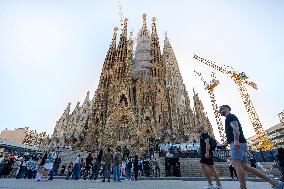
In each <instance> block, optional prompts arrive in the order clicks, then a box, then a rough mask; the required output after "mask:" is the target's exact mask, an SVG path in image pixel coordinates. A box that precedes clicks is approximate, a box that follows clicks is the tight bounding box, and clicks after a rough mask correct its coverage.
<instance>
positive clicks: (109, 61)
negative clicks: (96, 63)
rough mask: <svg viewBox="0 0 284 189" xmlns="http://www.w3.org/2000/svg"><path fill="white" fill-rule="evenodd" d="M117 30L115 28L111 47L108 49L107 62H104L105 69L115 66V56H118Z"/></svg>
mask: <svg viewBox="0 0 284 189" xmlns="http://www.w3.org/2000/svg"><path fill="white" fill-rule="evenodd" d="M117 30H118V28H117V27H115V28H114V31H113V36H112V41H111V44H110V47H109V49H108V52H107V55H106V58H105V62H104V69H107V68H111V67H112V66H113V63H114V61H115V55H116V36H117Z"/></svg>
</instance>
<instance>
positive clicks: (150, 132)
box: [51, 14, 213, 150]
mask: <svg viewBox="0 0 284 189" xmlns="http://www.w3.org/2000/svg"><path fill="white" fill-rule="evenodd" d="M117 31H118V29H117V28H114V33H113V37H112V41H111V43H110V47H109V49H108V52H107V54H106V57H105V61H104V64H103V68H102V72H101V75H100V80H99V85H98V87H97V90H96V91H95V95H94V97H93V98H92V99H90V97H89V92H88V93H87V96H86V98H85V101H84V102H83V104H82V105H80V103H79V102H78V103H77V105H76V107H75V109H74V110H73V111H72V112H70V111H71V110H70V103H69V104H68V106H67V108H66V110H65V111H64V113H63V115H62V116H61V118H60V119H59V120H58V121H57V122H56V126H55V129H54V133H53V135H52V137H51V141H52V144H53V145H55V146H66V145H72V146H74V147H80V148H84V149H89V150H91V149H96V148H100V147H115V146H117V145H120V146H127V147H129V148H132V149H134V150H138V149H140V150H141V149H146V148H147V147H148V146H149V140H150V139H151V140H155V141H160V142H162V143H166V142H192V141H194V140H198V137H197V133H196V127H197V126H198V125H200V124H203V125H204V126H205V127H206V129H207V131H209V132H210V133H211V134H213V130H212V125H211V123H210V121H209V119H208V117H207V116H206V112H205V111H204V108H203V104H202V102H201V100H200V99H199V96H198V94H197V93H195V92H194V91H193V93H194V94H193V101H194V103H193V106H191V104H190V98H189V95H188V92H187V90H186V87H185V85H184V83H183V80H182V76H181V73H180V70H179V67H178V63H177V60H176V57H175V54H174V51H173V48H172V46H171V44H170V40H169V38H168V37H167V36H165V39H164V47H163V51H162V52H161V48H160V45H159V37H158V34H157V26H156V18H153V19H152V25H151V31H150V30H148V27H147V22H146V14H144V15H143V24H142V28H141V29H140V31H139V33H138V35H137V37H136V38H133V36H132V33H131V32H130V33H129V34H128V32H127V19H125V20H124V25H123V28H122V32H121V34H120V35H119V40H118V44H117ZM134 44H135V46H134ZM134 47H135V48H134Z"/></svg>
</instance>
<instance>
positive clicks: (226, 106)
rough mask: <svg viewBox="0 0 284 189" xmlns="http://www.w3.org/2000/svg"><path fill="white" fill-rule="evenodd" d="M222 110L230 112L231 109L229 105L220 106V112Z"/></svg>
mask: <svg viewBox="0 0 284 189" xmlns="http://www.w3.org/2000/svg"><path fill="white" fill-rule="evenodd" d="M223 108H228V109H229V110H230V111H231V107H230V106H229V105H222V106H220V108H219V110H221V109H223Z"/></svg>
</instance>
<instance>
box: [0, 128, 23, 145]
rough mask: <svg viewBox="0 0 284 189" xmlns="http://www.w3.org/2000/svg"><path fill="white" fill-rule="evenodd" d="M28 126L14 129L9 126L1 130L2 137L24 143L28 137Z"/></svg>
mask: <svg viewBox="0 0 284 189" xmlns="http://www.w3.org/2000/svg"><path fill="white" fill-rule="evenodd" d="M27 131H28V127H25V128H16V129H14V130H8V129H7V128H6V129H5V130H3V131H1V134H0V138H1V139H3V140H9V141H13V142H15V143H18V144H23V143H24V139H25V137H26V132H27Z"/></svg>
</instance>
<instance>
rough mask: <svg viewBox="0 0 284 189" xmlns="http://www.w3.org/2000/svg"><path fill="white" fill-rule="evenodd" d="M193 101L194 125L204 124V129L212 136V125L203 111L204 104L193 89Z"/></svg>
mask: <svg viewBox="0 0 284 189" xmlns="http://www.w3.org/2000/svg"><path fill="white" fill-rule="evenodd" d="M193 101H194V113H195V119H196V120H195V127H196V128H197V127H199V126H200V125H201V124H202V125H204V127H205V130H206V131H207V132H208V133H209V134H210V135H212V136H214V133H213V128H212V125H211V123H210V121H209V119H208V117H207V113H206V112H205V111H204V106H203V103H202V101H201V100H200V98H199V96H198V93H195V90H194V89H193Z"/></svg>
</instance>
